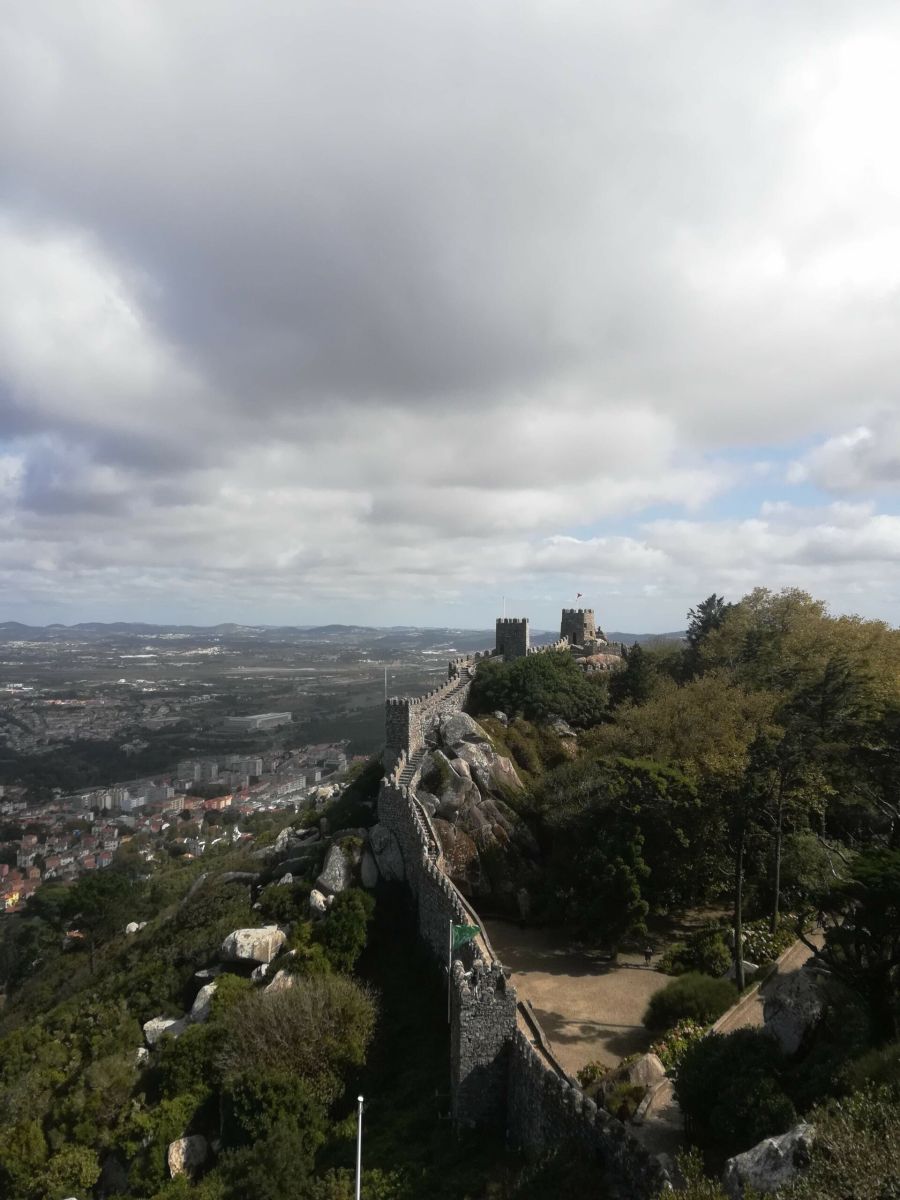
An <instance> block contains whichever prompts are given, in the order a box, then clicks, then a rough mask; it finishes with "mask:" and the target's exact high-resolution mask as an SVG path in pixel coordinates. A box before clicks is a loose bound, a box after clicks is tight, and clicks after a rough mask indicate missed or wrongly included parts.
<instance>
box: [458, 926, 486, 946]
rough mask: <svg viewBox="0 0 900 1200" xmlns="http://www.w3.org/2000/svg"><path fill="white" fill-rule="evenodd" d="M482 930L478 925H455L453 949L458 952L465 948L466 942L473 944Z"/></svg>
mask: <svg viewBox="0 0 900 1200" xmlns="http://www.w3.org/2000/svg"><path fill="white" fill-rule="evenodd" d="M479 933H481V930H480V929H479V928H478V926H477V925H454V926H453V949H454V950H458V949H459V948H460V946H465V944H466V942H471V941H472V939H473V938H476V937H478V935H479Z"/></svg>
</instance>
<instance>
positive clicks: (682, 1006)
mask: <svg viewBox="0 0 900 1200" xmlns="http://www.w3.org/2000/svg"><path fill="white" fill-rule="evenodd" d="M737 994H738V993H737V988H736V987H735V986H734V984H733V983H732V982H731V980H730V979H712V978H710V976H709V975H701V974H699V973H698V972H690V973H689V974H687V975H682V976H680V977H679V978H678V979H673V980H672V982H671V983H667V984H666V986H665V987H664V988H663V989H662V991H659V992H656V994H655V995H653V996H651V997H650V1003H649V1004H648V1005H647V1011H646V1012H645V1013H644V1024H645V1025H646V1027H647V1028H648V1029H650V1030H653V1031H657V1030H664V1029H671V1028H672V1027H673V1026H674V1025H677V1024H678V1022H679V1021H683V1020H684V1019H685V1018H690V1019H691V1020H692V1021H698V1022H699V1023H700V1024H701V1025H710V1024H712V1022H713V1021H715V1020H717V1018H719V1017H721V1015H722V1013H723V1012H725V1011H726V1010H727V1009H729V1008H730V1007H731V1005H732V1004H733V1003H734V1002H735V1000H736V999H737Z"/></svg>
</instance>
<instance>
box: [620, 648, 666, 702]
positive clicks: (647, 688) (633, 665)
mask: <svg viewBox="0 0 900 1200" xmlns="http://www.w3.org/2000/svg"><path fill="white" fill-rule="evenodd" d="M624 660H625V665H624V667H623V668H622V669H621V670H618V671H615V672H614V673H613V675H612V677H611V679H610V682H609V701H610V705H611V706H612V707H613V708H616V707H618V705H620V704H623V703H625V702H626V701H627V702H628V703H630V704H644V703H646V701H647V700H649V699H650V697H651V696H652V695H653V693H654V692H655V691H656V688H657V685H658V683H659V674H658V672H657V670H656V667H655V665H654V662H653V658H652V656H651V655H649V654H648V653H647V652H646V651H645V650H644V649H643V647H642V646H641V645H640V644H638V643H635V644H634V645H633V646H632V647H631V648H630V649H629V648H626V649H625V651H624Z"/></svg>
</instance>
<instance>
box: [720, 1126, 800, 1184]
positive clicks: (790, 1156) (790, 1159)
mask: <svg viewBox="0 0 900 1200" xmlns="http://www.w3.org/2000/svg"><path fill="white" fill-rule="evenodd" d="M814 1141H815V1129H814V1127H813V1126H812V1125H803V1124H801V1125H795V1126H794V1128H793V1129H790V1130H788V1132H787V1133H783V1134H782V1135H781V1136H780V1137H771V1138H766V1139H765V1140H764V1141H762V1142H759V1143H758V1144H757V1145H756V1146H754V1147H753V1148H752V1149H750V1150H746V1151H745V1152H744V1153H743V1154H738V1155H737V1156H736V1157H735V1158H729V1160H728V1162H727V1163H726V1164H725V1171H724V1173H723V1175H722V1185H723V1187H724V1188H725V1191H726V1192H727V1193H728V1195H729V1196H731V1197H732V1200H742V1197H743V1196H744V1194H745V1192H747V1191H751V1190H752V1192H753V1193H754V1195H756V1194H761V1195H763V1196H769V1195H771V1194H772V1193H773V1192H777V1191H778V1189H779V1188H782V1187H784V1186H785V1184H787V1183H790V1182H791V1180H792V1179H794V1177H795V1176H796V1175H797V1174H798V1172H800V1171H802V1170H803V1169H804V1167H807V1166H809V1158H810V1152H811V1150H812V1147H813V1143H814Z"/></svg>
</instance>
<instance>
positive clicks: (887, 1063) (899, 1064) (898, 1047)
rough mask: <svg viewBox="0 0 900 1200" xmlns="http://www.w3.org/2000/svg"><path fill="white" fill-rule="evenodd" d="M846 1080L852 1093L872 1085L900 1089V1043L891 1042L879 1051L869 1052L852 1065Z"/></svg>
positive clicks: (845, 1073) (848, 1069) (849, 1067)
mask: <svg viewBox="0 0 900 1200" xmlns="http://www.w3.org/2000/svg"><path fill="white" fill-rule="evenodd" d="M844 1080H845V1082H846V1084H847V1087H849V1088H850V1090H851V1091H853V1092H855V1091H859V1090H861V1089H864V1088H866V1087H871V1086H872V1085H878V1086H883V1085H887V1084H896V1085H898V1087H900V1042H891V1043H890V1044H889V1045H887V1046H881V1047H880V1048H879V1049H877V1050H869V1051H868V1053H866V1054H863V1055H862V1056H861V1057H860V1058H857V1059H856V1061H855V1062H852V1063H850V1064H849V1065H848V1066H847V1068H846V1071H845V1072H844Z"/></svg>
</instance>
